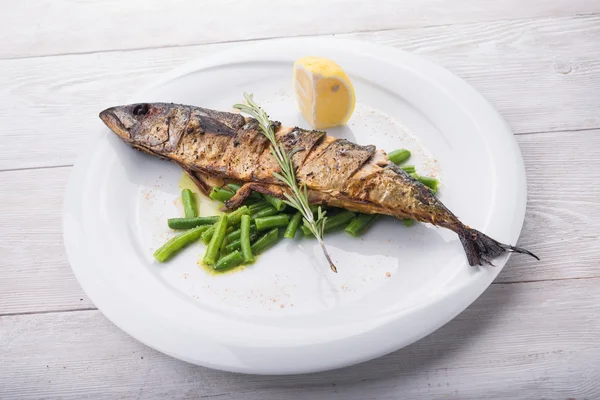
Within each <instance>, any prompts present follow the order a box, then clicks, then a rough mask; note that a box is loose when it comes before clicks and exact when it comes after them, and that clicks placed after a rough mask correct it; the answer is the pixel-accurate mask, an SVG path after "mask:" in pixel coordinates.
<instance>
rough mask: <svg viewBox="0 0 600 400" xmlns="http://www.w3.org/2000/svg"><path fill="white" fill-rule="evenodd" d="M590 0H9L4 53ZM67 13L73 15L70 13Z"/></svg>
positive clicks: (533, 10) (406, 21)
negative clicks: (10, 0)
mask: <svg viewBox="0 0 600 400" xmlns="http://www.w3.org/2000/svg"><path fill="white" fill-rule="evenodd" d="M599 11H600V5H599V4H598V3H597V2H595V1H590V0H572V1H569V2H563V1H559V0H539V1H535V2H533V1H525V2H523V1H519V0H501V1H500V0H496V1H494V0H488V1H484V2H477V3H474V2H472V1H469V0H455V1H453V2H452V5H451V6H449V4H448V3H446V2H444V1H441V0H422V1H419V2H399V1H394V0H381V1H378V2H376V3H374V2H365V1H361V0H330V1H320V0H304V1H301V2H292V1H270V0H253V1H232V0H207V1H202V2H198V1H193V0H179V1H176V2H165V1H161V0H143V1H142V0H130V1H127V2H123V1H117V0H88V1H76V0H55V1H50V0H44V1H41V2H40V1H33V0H25V1H19V2H6V3H5V4H3V5H2V16H3V17H4V19H5V20H6V21H18V23H7V24H2V25H1V26H0V38H3V39H5V40H3V41H2V43H3V46H2V47H1V48H0V58H12V57H30V56H39V55H51V54H65V53H71V54H72V53H89V52H97V51H107V50H123V49H140V48H148V47H152V48H156V47H163V46H182V45H192V44H206V43H214V42H224V41H238V40H250V39H261V38H270V37H283V36H298V35H319V34H331V33H343V32H356V31H373V30H381V29H393V28H401V27H419V26H432V25H445V24H456V23H465V22H474V21H477V22H480V21H495V20H502V19H522V18H535V17H551V16H573V15H578V14H586V13H593V12H599ZM65 16H68V18H65Z"/></svg>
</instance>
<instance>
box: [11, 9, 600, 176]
mask: <svg viewBox="0 0 600 400" xmlns="http://www.w3.org/2000/svg"><path fill="white" fill-rule="evenodd" d="M344 37H351V38H360V39H363V40H370V41H373V42H380V43H387V44H390V45H393V46H395V47H398V48H402V49H406V50H410V51H413V52H416V53H418V54H421V55H423V56H425V57H427V58H429V59H432V60H433V61H435V62H438V63H439V64H441V65H444V66H446V67H447V68H449V69H450V70H452V71H453V72H455V73H456V74H458V75H459V76H461V77H463V78H464V79H466V80H467V81H468V82H469V83H471V84H472V85H473V86H475V88H477V89H478V90H480V91H481V93H482V94H483V95H484V96H486V97H487V98H488V99H489V100H490V101H491V103H492V104H493V105H494V106H495V107H496V108H497V109H498V110H499V111H500V112H501V113H502V114H503V116H504V117H505V118H506V119H507V121H508V123H509V124H510V126H511V127H512V129H513V130H514V131H515V132H516V133H524V132H543V131H551V130H571V129H589V128H598V127H600V115H599V114H598V104H600V59H598V57H597V56H596V55H597V54H600V16H590V17H582V18H576V19H571V18H555V19H536V20H520V21H504V22H497V23H475V24H465V25H455V26H442V27H432V28H419V29H402V30H394V31H386V32H376V33H368V34H353V35H345V36H344ZM231 46H232V44H225V45H209V46H195V47H176V48H165V49H155V50H145V51H128V52H114V53H101V54H88V55H78V56H61V57H45V58H38V59H22V60H4V61H0V110H2V112H0V140H2V142H3V143H10V146H8V145H7V146H0V170H3V169H4V170H6V169H15V168H31V167H43V166H53V165H69V164H71V163H73V161H74V159H75V157H76V154H77V153H78V151H79V150H80V148H81V146H82V145H83V144H84V143H85V139H86V138H87V137H88V135H89V134H90V132H94V131H97V130H98V129H102V128H103V125H102V123H101V122H100V120H99V119H98V112H99V111H100V110H102V109H104V108H106V107H108V106H112V105H114V104H120V103H122V102H125V101H126V100H127V98H128V97H129V96H130V94H131V93H132V92H134V91H136V90H139V89H140V88H141V87H143V86H145V85H146V84H148V83H149V82H151V81H152V80H153V79H154V78H155V77H156V76H158V75H159V74H161V73H164V72H165V71H167V70H169V69H171V68H173V67H175V66H177V65H179V64H181V63H183V62H186V61H189V60H191V59H195V58H198V57H203V56H205V55H208V54H211V53H213V52H216V51H220V50H222V49H226V48H230V47H231ZM359 101H360V99H359Z"/></svg>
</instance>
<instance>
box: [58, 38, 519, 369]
mask: <svg viewBox="0 0 600 400" xmlns="http://www.w3.org/2000/svg"><path fill="white" fill-rule="evenodd" d="M294 42H295V43H300V42H304V43H315V42H319V43H321V44H323V43H327V44H328V45H333V46H339V45H344V46H352V47H353V48H357V49H363V50H364V49H365V48H367V49H369V48H370V49H378V51H380V52H381V51H384V52H389V53H392V56H394V55H395V56H397V57H401V58H402V57H404V58H408V59H411V60H412V61H414V60H417V61H418V62H420V63H421V64H424V65H428V67H431V68H432V69H434V70H437V72H440V71H442V72H441V73H440V74H441V75H442V76H444V78H448V77H451V79H454V80H455V81H457V82H459V83H460V86H462V87H463V88H464V89H465V90H466V91H469V92H470V93H469V94H470V95H475V96H476V97H478V98H479V99H478V101H479V103H480V104H481V105H483V106H484V107H485V108H487V111H489V112H490V115H492V116H493V117H494V118H495V119H496V120H497V122H499V123H502V125H503V127H504V131H505V132H507V133H509V134H510V136H512V141H513V143H514V148H515V149H514V154H513V155H514V157H515V161H516V163H517V164H518V165H517V169H518V170H519V171H518V172H520V173H521V175H522V180H523V188H521V190H520V192H521V193H522V195H521V197H522V199H521V201H519V202H518V203H522V204H523V207H522V208H523V210H522V216H521V217H520V218H518V220H519V222H518V232H517V234H516V238H515V241H516V240H518V238H519V236H520V232H521V230H522V227H523V222H524V214H525V209H526V202H527V184H526V174H525V168H524V163H523V159H522V156H521V152H520V149H519V147H518V144H517V142H516V140H515V138H514V135H513V134H512V131H511V130H510V128H509V127H508V125H507V124H506V122H505V121H504V119H503V118H502V117H501V116H500V114H499V113H498V112H497V111H496V109H495V108H494V107H493V106H492V105H491V104H490V103H489V102H488V101H487V100H486V99H485V98H484V97H483V96H482V95H481V94H480V93H479V92H478V91H476V90H475V89H474V88H473V87H472V86H471V85H469V84H468V83H467V82H465V81H464V80H462V79H461V78H460V77H458V76H456V75H454V74H453V73H451V72H450V71H448V70H447V69H445V68H443V67H441V66H439V65H437V64H434V63H432V62H430V61H428V60H426V59H424V58H422V57H420V56H418V55H415V54H412V53H408V52H405V51H403V50H400V49H397V48H394V47H388V46H385V45H381V44H376V43H370V42H365V41H360V40H349V39H337V38H283V39H272V40H267V41H261V42H258V43H254V44H252V45H251V46H250V45H248V44H238V45H237V46H233V47H232V48H231V49H227V50H224V51H221V52H216V53H214V54H212V55H210V56H208V57H205V58H204V59H195V60H192V61H190V62H187V63H185V64H183V65H181V66H179V67H176V68H174V69H172V70H171V71H169V72H167V73H164V74H161V76H160V77H159V79H157V80H156V81H155V82H153V83H152V84H150V85H147V86H146V87H144V88H143V89H142V90H140V91H139V92H138V93H136V94H135V95H134V96H133V97H136V96H138V97H139V96H140V95H141V94H143V93H145V92H147V91H150V90H152V89H153V88H157V87H159V86H161V85H163V84H165V83H168V82H169V81H171V80H173V79H176V78H179V77H183V76H185V75H188V74H190V73H193V72H195V71H197V70H198V69H199V68H200V67H202V68H206V67H207V66H208V65H210V61H213V62H214V61H216V60H218V59H219V58H222V57H223V55H227V54H232V53H233V52H235V51H236V50H238V49H239V48H240V47H241V46H245V47H246V48H248V47H252V48H259V47H271V46H277V45H278V44H279V45H281V44H280V43H284V44H285V43H287V45H292V44H294ZM353 52H354V53H360V51H358V50H354V51H353ZM393 53H395V54H393ZM217 64H218V63H217ZM99 138H101V134H100V133H99V132H98V133H97V134H95V135H92V137H91V138H90V143H93V142H94V141H95V140H99ZM87 148H88V149H93V148H94V147H93V146H89V147H87ZM91 153H93V150H89V151H86V152H83V153H82V154H80V156H79V157H78V158H77V160H76V162H75V164H74V166H73V169H72V171H71V174H70V176H69V180H68V183H67V187H66V190H65V195H64V199H65V200H64V202H63V210H62V212H63V218H62V222H63V223H62V225H63V241H64V244H65V250H66V253H67V258H68V260H69V264H70V266H71V269H72V270H73V273H74V275H75V277H76V279H77V280H78V282H79V284H80V285H81V287H82V289H83V290H84V292H85V293H86V295H87V296H88V297H89V298H90V299H91V300H92V301H93V302H94V304H95V305H96V307H97V308H98V310H99V311H100V312H101V313H102V314H103V315H105V316H106V317H107V318H108V319H109V320H110V321H111V322H112V323H114V324H115V325H117V327H119V328H120V329H121V330H123V331H125V332H126V333H127V334H129V335H130V336H132V337H134V338H135V339H136V340H138V341H140V342H142V343H144V344H146V345H148V346H149V347H151V348H154V349H156V350H158V351H161V352H163V353H165V354H168V355H170V356H172V357H175V358H178V359H182V360H184V361H188V362H191V363H194V364H197V365H204V366H206V367H210V368H215V369H220V370H228V371H232V372H243V373H258V374H264V373H266V374H279V373H285V374H287V373H305V372H317V371H324V370H329V369H333V368H339V367H343V366H348V365H353V364H356V363H359V362H364V361H367V360H370V359H373V358H376V357H379V356H382V355H384V354H388V353H390V352H391V351H395V350H398V349H400V348H402V347H405V346H406V345H408V344H410V343H413V342H415V341H417V340H420V339H421V338H422V337H424V336H426V335H427V334H429V333H432V332H434V331H436V330H437V329H439V328H440V327H441V326H443V325H445V324H446V323H447V322H448V321H450V320H452V319H453V318H455V317H456V316H457V315H458V314H459V313H460V312H462V311H463V310H464V309H466V308H467V307H468V306H469V305H470V304H472V303H473V302H474V301H475V300H476V299H477V298H478V297H479V296H480V295H481V294H482V293H483V292H484V291H485V290H486V289H487V288H488V287H489V285H490V284H491V282H492V281H493V279H495V277H496V276H497V275H498V273H500V271H501V270H502V269H503V267H504V265H505V264H506V261H507V260H508V258H509V256H510V254H507V256H506V257H505V260H504V261H503V262H502V263H501V265H498V266H497V267H496V268H495V270H493V271H492V272H491V273H489V272H487V273H482V274H479V275H478V281H481V282H476V281H475V280H473V281H465V282H464V283H463V284H462V285H458V286H457V287H454V288H453V289H452V290H450V291H449V292H447V293H445V294H444V296H445V298H448V299H451V298H452V297H456V296H457V293H459V292H460V293H461V296H459V297H461V301H457V302H456V303H452V302H448V303H451V304H446V305H445V307H444V308H446V309H447V310H446V312H444V313H441V314H442V315H444V318H436V321H435V323H433V324H428V325H426V326H427V328H425V329H420V330H419V329H416V330H415V331H416V332H414V333H413V335H412V337H411V339H409V340H408V341H407V342H408V343H405V344H402V345H401V346H400V347H398V346H396V345H393V346H381V348H380V351H379V352H373V353H372V354H371V355H369V356H368V357H365V356H362V357H354V359H352V360H350V361H346V362H338V363H334V364H330V365H325V364H323V365H321V366H313V367H311V368H303V369H302V368H300V369H298V370H297V371H294V370H293V369H291V370H284V371H282V372H279V371H278V370H273V371H268V370H259V371H253V370H252V368H246V367H244V366H242V367H239V366H238V367H237V368H236V367H232V366H226V365H215V364H210V363H201V362H199V361H198V360H195V359H189V358H186V357H185V355H182V354H175V353H173V352H171V351H169V349H167V348H164V346H160V345H157V344H156V343H150V341H147V340H146V339H145V338H143V337H141V335H140V334H139V332H134V331H135V329H132V327H131V326H129V325H127V324H126V323H123V321H122V318H119V317H116V316H115V313H114V310H109V309H108V307H104V306H105V304H104V302H102V301H100V302H98V296H96V290H95V289H94V288H92V287H91V286H90V285H87V284H84V283H82V282H84V281H85V279H84V277H83V276H82V273H83V272H82V270H81V268H79V267H77V265H78V263H80V260H79V257H78V256H77V254H76V246H74V243H75V242H76V240H75V238H74V236H73V235H75V234H76V232H74V231H73V224H72V221H69V220H68V217H67V209H69V207H71V206H72V204H71V203H72V201H73V195H72V192H73V191H74V189H75V183H76V181H77V179H78V177H79V176H81V174H82V173H84V171H83V170H82V168H83V166H84V165H85V159H86V157H88V156H89V155H90V154H91ZM70 199H71V200H70ZM488 271H489V270H488ZM465 286H467V287H465ZM467 289H468V290H467ZM90 293H93V294H92V295H90ZM98 303H102V305H100V304H98ZM436 304H437V305H438V306H440V304H439V300H438V301H432V302H431V304H425V305H424V306H423V307H420V309H422V310H424V309H426V308H427V307H431V306H432V305H436ZM116 321H120V323H118V322H116ZM393 322H394V321H388V322H387V324H388V327H390V326H393ZM350 358H352V357H350Z"/></svg>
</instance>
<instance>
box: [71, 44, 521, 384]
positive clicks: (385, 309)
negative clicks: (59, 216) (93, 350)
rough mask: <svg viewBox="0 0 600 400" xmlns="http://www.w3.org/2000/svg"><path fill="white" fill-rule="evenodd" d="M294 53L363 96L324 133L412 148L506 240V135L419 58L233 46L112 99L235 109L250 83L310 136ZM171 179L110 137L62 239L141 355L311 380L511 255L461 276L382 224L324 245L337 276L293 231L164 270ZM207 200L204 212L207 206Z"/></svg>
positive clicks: (510, 222)
mask: <svg viewBox="0 0 600 400" xmlns="http://www.w3.org/2000/svg"><path fill="white" fill-rule="evenodd" d="M305 55H319V56H325V57H328V58H331V59H334V60H335V61H337V62H338V63H339V64H340V65H342V67H343V68H344V69H345V70H346V71H347V72H348V74H349V76H350V77H351V79H352V81H353V83H354V85H355V88H356V94H357V99H358V104H357V107H356V112H355V114H354V115H353V116H352V118H351V120H350V121H349V124H348V126H347V127H344V128H338V129H332V130H330V131H329V133H330V134H333V135H338V136H343V137H346V138H349V139H351V140H353V141H355V142H358V143H360V144H375V145H377V146H378V147H381V148H383V149H386V150H388V151H389V150H392V149H396V148H400V147H406V148H408V149H411V150H413V152H414V154H415V156H414V158H413V161H412V162H411V163H415V164H416V165H417V170H418V172H420V173H421V174H431V175H436V176H438V177H439V178H440V179H441V182H442V186H441V190H440V196H441V199H442V201H443V202H444V203H445V204H446V205H447V206H448V207H449V208H450V209H451V210H453V211H454V213H455V214H457V215H458V216H459V217H460V218H461V219H462V221H463V222H464V223H466V224H468V225H470V226H472V227H475V228H477V229H479V230H481V231H483V232H485V233H487V234H489V235H490V236H492V237H493V238H495V239H497V240H500V241H502V242H505V243H510V244H514V243H516V241H517V239H518V236H519V233H520V229H521V226H522V223H523V217H524V213H525V203H526V182H525V173H524V167H523V162H522V159H521V156H520V153H519V149H518V147H517V144H516V142H515V140H514V139H513V136H512V133H511V131H510V130H509V128H508V127H507V125H506V124H505V123H504V121H503V120H502V119H501V117H500V116H499V115H498V114H497V113H496V111H494V109H493V108H492V107H491V106H490V105H489V104H488V103H487V101H486V100H485V99H484V98H483V97H482V96H481V95H479V94H478V93H477V92H476V91H475V90H474V89H473V88H471V87H470V86H469V85H468V84H466V83H465V82H463V81H462V80H461V79H459V78H457V77H456V76H454V75H452V74H451V73H450V72H448V71H446V70H445V69H443V68H440V67H439V66H436V65H434V64H432V63H430V62H427V61H425V60H423V59H421V58H419V57H417V56H414V55H411V54H408V53H405V52H402V51H400V50H397V49H393V48H389V47H384V46H380V45H374V44H369V43H364V42H354V41H343V40H336V39H285V40H275V41H265V42H260V43H258V44H252V45H250V44H243V45H240V46H239V47H237V48H235V49H234V50H231V51H228V52H224V53H220V54H217V55H214V56H212V57H208V58H203V59H200V60H197V61H194V62H192V63H190V64H187V65H185V66H183V67H181V68H179V69H177V70H176V71H173V72H172V73H169V74H167V75H166V76H165V77H164V78H163V79H160V81H159V82H156V83H155V84H154V85H153V86H152V87H151V88H149V89H147V90H145V91H143V92H142V93H139V94H138V95H135V96H134V98H131V99H123V102H136V101H140V102H154V101H156V102H158V101H160V102H179V103H186V104H193V105H198V106H202V107H208V108H214V109H220V110H230V109H231V106H232V105H233V104H234V103H236V102H239V101H240V100H242V93H243V92H244V91H247V92H252V93H254V94H255V99H256V100H257V101H258V102H259V103H261V104H262V105H263V106H264V107H265V108H266V109H267V110H268V112H269V113H270V115H271V117H272V118H274V119H278V120H280V121H282V122H283V123H284V124H285V125H300V126H304V127H306V126H305V123H304V122H303V120H302V119H301V117H300V116H299V114H298V112H297V109H296V106H295V103H294V100H293V97H292V84H291V72H292V64H293V62H294V60H295V59H297V58H299V57H302V56H305ZM99 111H101V110H98V112H99ZM99 124H100V122H99ZM180 177H181V171H180V170H179V169H178V168H177V167H175V166H174V165H171V164H169V163H166V162H163V161H160V160H158V159H154V158H152V157H150V156H147V155H144V154H141V153H138V152H136V151H134V150H132V149H130V148H129V147H127V146H126V145H125V144H124V143H122V142H121V141H120V140H119V139H117V138H116V136H115V135H113V134H112V133H110V131H109V130H108V129H106V128H103V129H102V130H101V132H99V133H98V135H97V136H96V137H95V139H94V141H93V143H91V144H90V146H89V150H88V151H87V152H86V154H84V155H82V156H81V157H80V158H79V160H78V161H77V163H76V165H75V167H74V170H73V173H72V176H71V179H70V181H69V184H68V189H67V192H66V199H65V205H64V220H63V222H64V239H65V245H66V249H67V254H68V257H69V261H70V263H71V266H72V268H73V271H74V273H75V275H76V277H77V279H78V280H79V282H80V283H81V285H82V287H83V289H84V290H85V292H86V293H87V295H88V296H89V297H90V298H91V299H92V301H93V302H94V303H95V304H96V306H97V307H98V308H99V309H100V311H101V312H102V313H103V314H104V315H106V316H107V317H108V318H109V319H110V320H111V321H113V322H114V323H115V324H116V325H117V326H119V327H120V328H121V329H123V330H124V331H125V332H127V333H129V334H130V335H132V336H133V337H135V338H136V339H138V340H139V341H141V342H143V343H145V344H147V345H148V346H150V347H153V348H155V349H157V350H159V351H161V352H164V353H166V354H169V355H171V356H173V357H177V358H180V359H182V360H186V361H189V362H191V363H195V364H199V365H203V366H207V367H210V368H217V369H222V370H228V371H236V372H244V373H257V374H290V373H304V372H313V371H322V370H327V369H331V368H336V367H342V366H347V365H351V364H354V363H358V362H361V361H365V360H368V359H372V358H375V357H378V356H381V355H383V354H386V353H389V352H392V351H394V350H397V349H399V348H401V347H403V346H406V345H408V344H410V343H412V342H414V341H416V340H418V339H419V338H421V337H423V336H425V335H427V334H429V333H431V332H432V331H434V330H435V329H437V328H439V327H440V326H442V325H443V324H445V323H446V322H448V321H449V320H450V319H452V318H453V317H455V316H456V315H457V314H458V313H459V312H461V311H462V310H464V309H465V308H466V307H467V306H468V305H469V304H470V303H471V302H473V301H474V300H475V299H476V298H477V296H479V295H480V294H481V293H482V292H483V291H484V290H485V289H486V288H487V286H488V285H489V284H490V283H491V282H492V280H493V279H494V278H495V277H496V275H497V274H498V273H499V272H500V270H501V268H502V266H503V265H504V264H505V262H506V260H507V258H508V255H506V256H504V257H501V258H499V259H497V260H496V267H495V268H491V267H486V268H472V267H470V266H468V264H467V262H466V258H465V256H464V253H463V250H462V247H461V245H460V243H459V241H458V239H457V237H456V235H455V234H454V233H452V232H449V231H446V230H443V229H436V228H431V227H428V226H425V225H418V226H414V227H411V228H406V227H404V226H403V225H402V223H400V222H398V221H393V220H391V219H388V220H383V221H380V222H378V223H377V224H376V225H375V226H374V227H373V228H372V229H371V230H370V231H369V232H368V233H367V234H365V235H364V236H363V237H361V238H358V239H354V238H350V237H347V236H346V235H345V234H344V233H343V232H341V233H338V234H334V235H331V236H328V237H327V244H328V247H329V250H330V252H331V254H332V256H333V258H334V260H335V262H336V264H337V266H338V270H339V273H338V274H334V273H332V272H331V271H330V270H329V268H328V267H327V265H326V264H325V263H324V262H323V257H322V255H321V253H320V252H319V250H318V248H317V247H316V245H315V242H314V241H311V240H299V239H297V240H295V241H284V242H281V243H280V244H278V245H277V246H276V247H275V248H273V249H271V250H269V251H268V252H267V253H266V254H264V255H263V256H261V257H260V260H259V262H257V263H256V264H255V265H253V266H251V267H248V268H245V269H241V270H239V271H237V272H235V273H228V274H223V275H217V276H215V275H212V274H210V273H208V272H207V271H206V270H205V269H203V268H201V267H199V266H198V265H197V261H198V260H199V259H200V257H201V255H202V254H203V251H204V247H203V246H202V245H200V244H198V245H194V246H192V247H190V248H188V249H186V250H185V251H184V252H183V253H181V254H180V255H179V256H178V257H176V258H175V259H174V260H173V261H171V262H169V263H167V264H163V265H161V264H157V263H156V262H154V261H153V258H152V253H153V251H154V250H155V249H156V248H157V247H159V246H160V245H161V244H162V243H163V242H164V241H166V240H167V238H169V237H170V236H172V234H173V233H172V232H170V231H169V229H168V228H167V227H166V219H167V218H168V217H174V216H180V215H181V210H180V208H179V206H178V204H177V199H178V197H179V193H180V188H179V187H178V182H179V179H180ZM202 204H203V207H202V209H203V211H204V212H211V211H210V210H208V211H207V209H209V208H210V206H211V205H210V202H208V200H206V199H202Z"/></svg>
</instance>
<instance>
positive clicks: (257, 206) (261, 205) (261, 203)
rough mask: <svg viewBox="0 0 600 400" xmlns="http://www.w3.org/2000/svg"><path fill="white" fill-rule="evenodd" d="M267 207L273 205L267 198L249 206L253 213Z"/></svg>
mask: <svg viewBox="0 0 600 400" xmlns="http://www.w3.org/2000/svg"><path fill="white" fill-rule="evenodd" d="M267 207H271V205H270V204H269V203H267V202H266V201H265V200H261V201H258V202H256V203H254V204H251V205H249V206H248V208H250V213H251V214H254V213H255V212H257V211H260V210H262V209H264V208H267Z"/></svg>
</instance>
